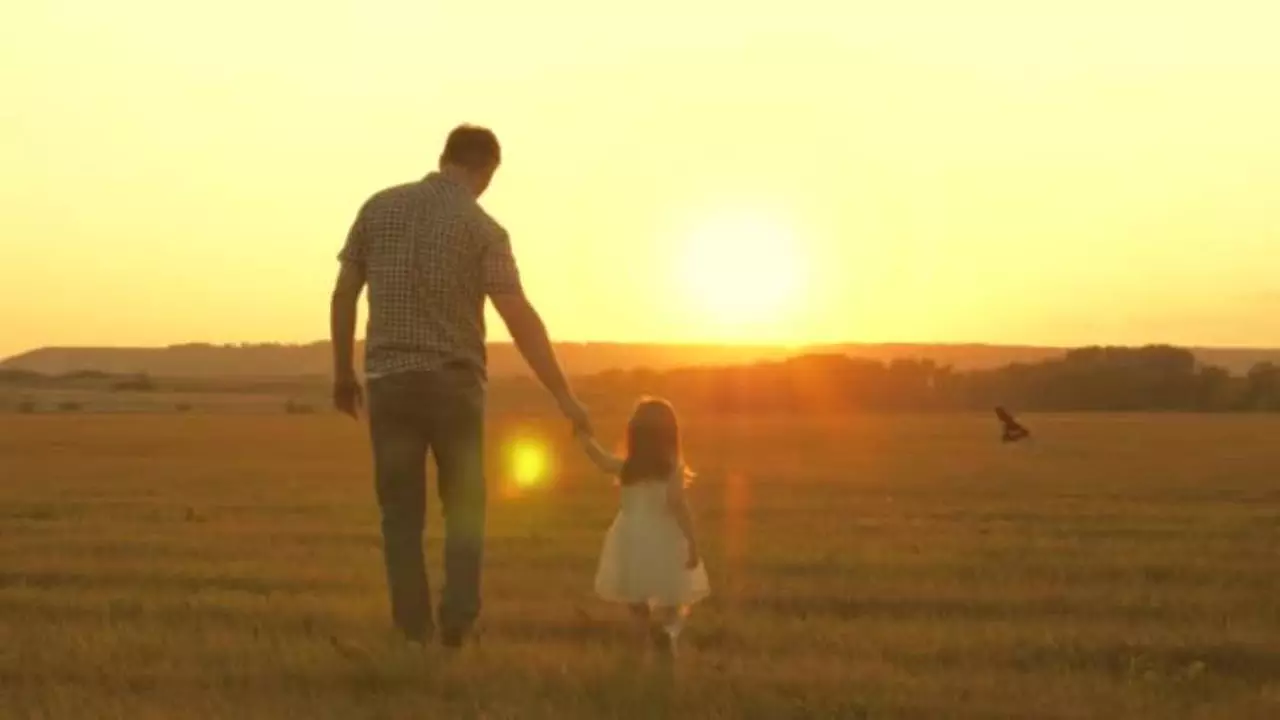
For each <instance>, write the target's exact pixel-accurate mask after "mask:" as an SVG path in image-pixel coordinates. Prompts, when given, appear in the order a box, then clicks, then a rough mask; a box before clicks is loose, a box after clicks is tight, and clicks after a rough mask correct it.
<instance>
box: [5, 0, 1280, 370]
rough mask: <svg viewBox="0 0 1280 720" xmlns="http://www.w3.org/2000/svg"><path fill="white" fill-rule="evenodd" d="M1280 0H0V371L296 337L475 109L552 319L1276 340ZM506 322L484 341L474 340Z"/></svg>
mask: <svg viewBox="0 0 1280 720" xmlns="http://www.w3.org/2000/svg"><path fill="white" fill-rule="evenodd" d="M1277 29H1280V3H1278V2H1274V0H1258V1H1256V2H1244V1H1242V0H1241V1H1236V0H1218V1H1217V2H1212V3H1210V2H1187V3H1170V2H1167V1H1164V2H1157V1H1151V2H1147V1H1141V2H1139V1H1138V0H1105V1H1104V0H1072V1H1065V0H1064V1H1062V2H1059V1H1057V0H1041V1H1038V2H1032V1H1028V0H967V1H966V2H956V1H953V0H933V1H927V0H897V1H896V2H876V3H870V2H857V1H855V0H845V1H840V0H833V1H831V2H811V1H809V0H790V1H789V2H785V3H773V2H769V3H765V2H760V3H743V2H729V1H724V2H720V1H716V2H697V1H696V0H679V1H676V0H647V1H646V2H644V3H608V2H599V1H598V0H540V1H539V2H529V1H528V0H505V1H495V2H482V1H476V2H465V3H443V2H432V1H430V0H412V1H410V0H405V1H403V2H373V1H364V0H362V1H361V2H354V1H347V0H332V1H326V2H306V3H304V2H285V1H283V0H254V1H253V2H248V1H247V0H221V2H217V3H201V4H192V3H175V2H171V1H170V0H163V1H162V0H145V1H144V0H116V1H115V2H102V1H99V0H93V1H92V2H91V1H89V0H78V1H75V2H68V1H62V0H42V1H41V2H26V3H6V6H5V7H4V9H3V10H0V86H2V87H3V89H4V101H3V103H2V104H0V242H2V243H3V249H4V254H3V262H0V285H2V286H3V288H4V290H3V294H0V355H6V354H11V353H15V352H18V351H21V350H24V349H27V348H31V347H35V346H40V345H50V344H56V345H132V344H144V345H158V344H168V343H177V342H186V341H212V342H224V341H234V342H239V341H268V340H274V341H289V342H292V341H311V340H316V339H321V338H323V337H325V336H326V334H327V312H328V292H329V289H330V287H331V284H332V281H333V278H334V275H335V273H336V271H337V263H336V260H335V258H334V256H335V254H336V252H337V251H338V248H339V246H340V244H341V242H342V240H343V238H344V236H345V233H346V230H347V227H348V226H349V224H350V222H351V219H352V218H353V216H354V213H355V212H356V210H357V209H358V208H359V206H360V204H361V203H362V201H363V200H364V199H365V197H366V196H367V195H369V194H370V193H371V192H372V191H374V190H377V189H379V188H380V187H383V186H386V185H390V184H394V183H398V182H402V181H405V180H411V179H415V178H417V177H419V176H421V175H422V174H424V173H425V172H427V171H428V170H430V169H432V167H433V166H434V164H435V159H436V157H437V155H438V153H439V150H440V145H441V142H442V140H443V137H444V135H445V133H446V132H447V131H448V130H449V128H450V127H452V126H453V125H454V124H456V123H458V122H462V121H470V122H475V123H481V124H486V125H489V126H491V127H493V128H494V130H495V131H496V132H497V133H498V135H499V138H500V139H501V141H502V142H503V146H504V157H505V163H504V166H503V168H502V170H501V171H500V173H499V175H498V177H497V179H496V180H495V183H494V186H493V188H492V189H491V191H490V194H489V195H487V196H486V197H485V198H484V204H485V206H486V207H487V208H488V209H489V210H490V211H491V212H492V213H493V214H494V215H495V216H496V217H497V218H498V219H499V220H500V221H501V222H503V223H504V224H505V225H506V226H507V228H508V229H509V230H510V232H511V234H512V239H513V243H514V245H515V249H516V254H517V257H518V259H519V261H520V263H521V267H522V270H523V273H524V276H525V280H526V286H527V288H528V290H529V293H530V295H531V297H532V298H533V299H534V301H535V303H536V304H537V305H538V307H539V308H540V309H541V311H542V313H543V315H544V317H545V319H546V321H547V324H548V326H549V328H550V330H551V332H552V334H553V336H554V337H556V338H557V339H564V340H628V341H630V340H646V341H647V340H653V341H678V342H697V341H731V342H741V341H755V342H775V341H777V342H786V343H808V342H825V341H921V342H935V341H937V342H949V341H984V342H998V343H1035V344H1054V345H1059V344H1084V343H1143V342H1154V341H1160V342H1175V343H1186V344H1201V345H1269V346H1277V345H1280V42H1277V40H1276V33H1277ZM494 336H495V337H502V336H503V334H502V333H501V332H500V331H499V330H498V329H497V328H496V327H495V332H494Z"/></svg>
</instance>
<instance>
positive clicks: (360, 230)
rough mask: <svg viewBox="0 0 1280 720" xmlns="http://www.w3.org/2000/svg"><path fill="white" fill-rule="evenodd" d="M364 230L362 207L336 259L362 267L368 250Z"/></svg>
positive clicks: (367, 239) (345, 263)
mask: <svg viewBox="0 0 1280 720" xmlns="http://www.w3.org/2000/svg"><path fill="white" fill-rule="evenodd" d="M364 230H365V222H364V208H363V207H362V208H360V212H359V213H358V214H357V215H356V219H355V222H353V223H351V229H350V230H349V231H347V242H346V244H344V245H343V246H342V251H341V252H339V253H338V261H339V262H341V263H342V264H344V265H358V266H360V267H364V266H365V263H366V260H367V256H368V252H369V237H368V234H367V233H366V232H365V231H364Z"/></svg>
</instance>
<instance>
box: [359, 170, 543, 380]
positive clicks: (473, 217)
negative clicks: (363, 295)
mask: <svg viewBox="0 0 1280 720" xmlns="http://www.w3.org/2000/svg"><path fill="white" fill-rule="evenodd" d="M338 259H339V260H340V261H341V262H343V263H350V264H353V265H358V266H360V267H362V268H363V269H364V271H365V277H366V278H367V281H368V297H369V322H368V329H367V332H366V340H365V343H366V345H365V372H366V374H367V375H368V376H369V377H378V376H382V375H389V374H392V373H398V372H405V371H412V370H436V369H439V368H441V367H442V366H444V365H446V364H451V363H456V362H462V363H466V364H467V365H470V366H472V367H473V368H474V369H475V370H476V371H477V372H478V373H480V375H481V376H484V374H485V359H486V358H485V326H484V301H485V297H486V296H487V295H497V294H505V293H519V292H521V286H520V273H519V271H518V269H517V267H516V261H515V257H514V256H513V255H512V253H511V241H510V238H509V237H508V235H507V231H506V230H504V229H503V228H502V226H501V225H499V224H498V222H497V221H496V220H494V219H493V218H491V217H490V216H489V215H488V213H486V212H485V211H484V210H483V209H482V208H481V207H480V205H479V204H478V203H477V202H476V199H475V197H474V196H473V195H472V194H471V193H470V192H469V191H467V189H466V188H464V187H462V186H461V185H459V184H457V183H455V182H453V181H452V180H449V179H447V178H445V177H444V176H442V175H440V174H439V173H432V174H430V175H428V176H427V177H426V178H425V179H423V180H422V181H420V182H416V183H410V184H407V185H399V186H396V187H392V188H388V189H386V190H383V191H381V192H379V193H377V194H376V195H374V196H373V197H371V198H369V200H368V201H367V202H366V203H365V204H364V207H362V208H361V209H360V213H359V215H358V216H357V217H356V220H355V223H354V224H352V226H351V232H350V233H349V235H348V236H347V242H346V245H345V246H344V247H343V248H342V252H340V253H339V254H338Z"/></svg>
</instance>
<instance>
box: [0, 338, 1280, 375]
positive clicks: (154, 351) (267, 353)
mask: <svg viewBox="0 0 1280 720" xmlns="http://www.w3.org/2000/svg"><path fill="white" fill-rule="evenodd" d="M556 351H557V353H558V354H559V356H560V359H561V362H562V363H563V364H564V366H565V370H566V372H568V373H570V374H572V375H592V374H595V373H599V372H603V371H606V370H612V369H624V370H627V369H634V368H641V367H645V368H651V369H654V370H664V369H669V368H673V367H682V366H701V365H737V364H744V363H752V362H757V361H761V360H776V359H781V358H785V357H791V356H795V355H800V354H804V353H811V352H820V353H837V354H844V355H849V356H853V357H863V358H869V359H874V360H883V361H888V360H894V359H898V358H909V359H929V360H933V361H934V362H936V363H938V364H940V365H950V366H952V367H954V368H956V369H957V370H978V369H985V368H995V367H1000V366H1003V365H1007V364H1009V363H1013V362H1038V361H1040V360H1045V359H1048V358H1052V357H1056V356H1059V355H1061V354H1062V353H1063V352H1064V349H1063V348H1049V347H1031V346H1009V345H924V344H919V345H917V344H840V345H821V346H808V347H783V346H764V345H761V346H720V345H659V344H621V343H583V344H578V343H562V344H558V345H557V346H556ZM1192 351H1193V352H1194V353H1195V354H1196V356H1197V358H1198V359H1199V360H1200V361H1201V362H1205V363H1209V364H1213V365H1219V366H1221V367H1224V368H1226V369H1228V370H1230V371H1231V372H1233V373H1243V372H1245V371H1247V370H1248V369H1249V368H1250V367H1252V366H1253V365H1254V364H1255V363H1257V362H1262V361H1271V362H1275V363H1280V349H1215V348H1192ZM360 354H361V353H360V352H357V356H359V355H360ZM330 357H331V356H330V351H329V344H328V343H327V342H317V343H311V344H308V345H276V344H266V345H206V344H188V345H174V346H170V347H163V348H78V347H65V348H41V349H39V350H32V351H30V352H27V353H23V354H21V355H17V356H15V357H12V358H9V359H7V360H5V361H3V362H0V368H3V369H5V370H22V371H32V372H39V373H44V374H48V375H62V374H66V373H74V372H81V371H87V370H92V371H98V372H105V373H112V374H136V373H146V374H149V375H152V376H155V377H189V378H198V377H240V378H245V377H258V378H264V377H297V376H317V375H319V376H325V375H328V374H329V372H330V362H331V360H330ZM489 371H490V374H491V375H492V376H494V377H505V376H513V375H527V374H528V370H527V369H526V368H525V365H524V363H523V362H522V361H521V359H520V357H519V354H518V353H517V352H516V350H515V348H514V347H513V346H512V345H511V344H509V343H495V344H492V345H490V346H489Z"/></svg>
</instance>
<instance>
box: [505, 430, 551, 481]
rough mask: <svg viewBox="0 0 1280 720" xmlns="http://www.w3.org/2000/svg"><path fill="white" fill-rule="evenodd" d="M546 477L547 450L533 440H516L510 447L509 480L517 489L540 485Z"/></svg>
mask: <svg viewBox="0 0 1280 720" xmlns="http://www.w3.org/2000/svg"><path fill="white" fill-rule="evenodd" d="M546 477H547V450H546V448H544V447H543V446H542V445H541V444H540V443H537V442H535V441H533V440H527V439H522V440H517V441H516V442H515V444H514V445H512V447H511V479H512V481H513V482H514V483H515V485H516V487H518V488H522V489H523V488H531V487H535V486H537V485H541V484H542V483H543V482H544V481H545V480H546Z"/></svg>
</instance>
